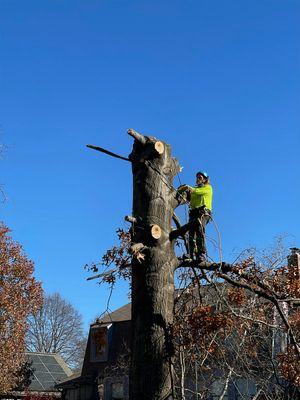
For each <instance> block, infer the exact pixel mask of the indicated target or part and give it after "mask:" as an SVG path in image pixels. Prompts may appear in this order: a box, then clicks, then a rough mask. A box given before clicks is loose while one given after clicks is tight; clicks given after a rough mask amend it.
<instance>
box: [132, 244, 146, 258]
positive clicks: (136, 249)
mask: <svg viewBox="0 0 300 400" xmlns="http://www.w3.org/2000/svg"><path fill="white" fill-rule="evenodd" d="M144 248H145V246H144V244H143V243H134V244H133V245H131V246H130V248H129V253H130V254H132V255H135V254H137V253H138V252H140V251H141V250H142V249H144Z"/></svg>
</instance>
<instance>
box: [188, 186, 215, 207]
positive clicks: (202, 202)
mask: <svg viewBox="0 0 300 400" xmlns="http://www.w3.org/2000/svg"><path fill="white" fill-rule="evenodd" d="M189 189H190V191H191V201H190V207H191V209H193V208H198V207H201V206H205V207H206V208H208V209H209V210H210V211H211V210H212V197H213V190H212V187H211V185H210V184H208V183H207V184H206V185H203V186H201V187H197V186H196V187H191V186H189Z"/></svg>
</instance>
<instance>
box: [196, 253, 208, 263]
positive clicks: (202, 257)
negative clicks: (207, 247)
mask: <svg viewBox="0 0 300 400" xmlns="http://www.w3.org/2000/svg"><path fill="white" fill-rule="evenodd" d="M196 260H197V261H199V262H205V261H207V258H206V254H205V253H199V254H197V256H196Z"/></svg>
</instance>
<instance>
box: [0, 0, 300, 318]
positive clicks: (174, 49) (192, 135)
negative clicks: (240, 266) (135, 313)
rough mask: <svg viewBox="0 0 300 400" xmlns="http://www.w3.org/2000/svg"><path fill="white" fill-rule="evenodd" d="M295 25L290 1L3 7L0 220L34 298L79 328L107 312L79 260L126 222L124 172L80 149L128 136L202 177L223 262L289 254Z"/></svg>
mask: <svg viewBox="0 0 300 400" xmlns="http://www.w3.org/2000/svg"><path fill="white" fill-rule="evenodd" d="M299 17H300V2H299V0H294V1H293V0H281V1H278V0H268V1H267V0H259V1H258V0H257V1H240V0H235V1H232V0H227V1H221V0H218V1H214V0H209V1H208V0H207V1H206V0H193V1H192V0H182V1H177V0H172V1H171V0H168V1H164V0H160V1H150V0H148V1H144V0H133V1H115V0H109V1H108V0H106V1H104V0H103V1H100V0H80V1H79V0H43V1H40V0H36V1H33V0H26V1H20V0H0V30H1V40H0V41H1V42H0V46H1V47H0V54H1V65H0V68H1V70H0V73H1V87H0V92H1V95H0V96H1V103H0V122H1V137H0V139H1V140H0V141H1V142H2V143H5V144H6V145H7V150H6V153H5V155H4V158H3V160H2V161H1V164H0V165H1V171H2V173H1V178H0V183H2V184H4V188H5V191H6V194H7V196H8V201H7V202H6V203H5V204H1V207H0V212H1V219H2V220H4V221H5V222H6V224H7V225H8V226H9V227H10V228H11V229H12V230H13V232H12V235H13V237H14V238H15V239H16V240H18V241H19V242H21V243H22V244H23V246H24V248H25V251H26V252H27V254H28V255H29V256H30V258H32V259H33V260H34V262H35V264H36V276H37V277H38V278H39V279H41V280H42V281H43V286H44V289H45V290H46V292H48V293H51V292H54V291H58V292H60V293H61V295H62V296H63V297H65V298H66V299H68V300H69V301H70V302H71V303H72V304H73V305H74V306H75V307H76V308H77V309H78V310H79V311H80V312H81V313H82V314H83V316H84V319H85V323H86V324H88V323H89V322H91V321H92V319H93V318H94V317H95V316H96V315H97V314H99V313H100V312H101V311H103V309H105V306H106V299H107V295H108V290H107V288H104V287H103V288H99V287H98V286H97V285H96V283H95V282H86V281H85V278H86V276H87V274H86V273H85V272H84V270H83V265H84V264H85V263H87V262H91V261H96V260H98V259H99V258H100V256H101V255H102V254H103V253H104V251H105V249H107V248H108V247H110V246H111V245H112V244H114V243H115V234H114V231H115V230H116V229H117V227H119V226H121V227H124V222H123V217H124V215H126V214H130V210H131V194H132V182H131V170H130V165H129V163H126V162H124V161H119V160H116V159H113V158H110V157H108V156H105V155H102V154H100V153H97V152H94V151H92V150H88V149H86V148H85V145H86V144H88V143H91V144H95V145H99V146H102V147H106V148H108V149H110V150H112V151H115V152H117V153H119V154H122V155H125V156H126V155H128V154H129V153H130V151H131V145H132V140H131V138H130V137H128V136H127V135H126V129H127V128H129V127H133V128H135V129H136V130H138V131H140V132H142V133H148V134H150V135H153V136H156V137H158V138H159V139H161V140H165V141H166V142H168V143H170V144H171V145H172V148H173V154H174V155H175V156H176V157H177V158H178V159H179V160H180V163H181V165H182V166H183V167H184V170H183V172H182V174H181V180H182V182H184V183H190V184H192V183H193V182H194V173H195V172H196V171H197V170H199V169H204V170H206V171H208V172H209V174H210V176H211V181H212V184H213V187H214V192H215V198H214V217H215V219H216V221H217V224H218V226H219V229H220V231H221V235H222V245H223V251H224V256H225V257H226V259H228V261H231V260H233V258H234V256H235V254H236V252H237V251H238V250H241V249H243V248H245V247H247V246H258V247H260V248H262V247H267V246H269V245H270V244H271V243H272V241H273V239H274V237H275V236H277V235H282V234H288V235H289V237H288V243H289V244H290V245H298V246H299V245H300V241H299V230H300V224H299V204H300V203H299V197H300V196H299V190H300V185H299V182H300V168H299V144H300V115H299V105H300V68H299V67H300V42H299V37H300V24H299ZM175 184H176V185H178V184H179V183H178V181H175ZM208 234H209V235H210V236H212V237H216V233H215V231H214V229H213V227H212V226H210V227H209V230H208ZM127 291H128V288H127V287H126V285H123V284H121V285H119V286H118V288H117V291H115V293H114V294H113V297H112V301H111V308H112V309H114V308H116V307H118V306H120V305H122V304H124V303H125V302H126V301H127V297H126V293H127Z"/></svg>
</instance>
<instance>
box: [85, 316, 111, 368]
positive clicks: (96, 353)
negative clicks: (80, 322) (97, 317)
mask: <svg viewBox="0 0 300 400" xmlns="http://www.w3.org/2000/svg"><path fill="white" fill-rule="evenodd" d="M111 326H112V324H103V325H100V326H93V327H91V332H90V334H91V342H90V343H91V347H90V361H91V362H104V361H107V358H108V344H109V343H108V342H109V340H108V333H109V328H110V327H111Z"/></svg>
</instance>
